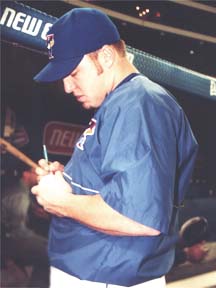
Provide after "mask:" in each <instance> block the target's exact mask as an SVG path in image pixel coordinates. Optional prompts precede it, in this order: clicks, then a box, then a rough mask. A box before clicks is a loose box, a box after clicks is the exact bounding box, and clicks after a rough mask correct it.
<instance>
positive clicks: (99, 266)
mask: <svg viewBox="0 0 216 288" xmlns="http://www.w3.org/2000/svg"><path fill="white" fill-rule="evenodd" d="M49 35H52V37H51V39H52V51H51V52H50V53H49V56H50V62H49V63H48V64H47V66H45V68H43V70H42V71H41V72H40V73H39V74H37V75H36V77H35V80H36V81H38V82H51V81H56V80H60V79H61V80H62V81H63V84H64V89H65V92H66V93H70V94H72V95H73V96H74V97H75V98H76V99H77V101H78V102H80V103H81V105H82V106H83V107H84V108H85V109H90V108H94V109H95V111H96V112H95V114H94V116H93V118H92V119H91V121H90V123H89V127H87V128H86V130H85V131H84V133H83V135H82V136H81V137H80V139H79V140H78V142H77V143H76V147H75V150H74V153H73V155H72V157H71V159H70V161H69V162H68V164H67V165H66V166H65V167H64V171H63V172H62V171H61V169H59V167H60V166H59V165H60V164H59V163H56V162H55V163H51V164H49V165H48V163H47V162H46V161H45V160H44V159H42V160H40V161H39V165H40V166H41V168H39V169H37V173H38V175H39V176H40V177H41V180H40V182H39V183H38V185H36V186H34V187H33V188H32V192H33V193H34V194H35V195H36V197H37V200H38V202H39V204H41V205H42V206H43V207H44V209H45V210H47V211H49V212H50V213H52V214H53V219H52V224H51V227H50V233H49V258H50V264H51V279H50V280H51V287H52V288H55V287H56V288H59V287H65V288H66V287H76V288H79V287H88V288H90V287H94V288H97V287H104V288H105V287H109V288H113V287H157V288H159V287H165V285H166V284H165V275H166V273H167V272H168V271H169V270H170V268H171V267H172V264H173V260H174V250H175V243H176V241H177V239H178V236H177V235H178V225H177V222H178V210H179V207H180V206H181V204H182V201H183V198H184V195H185V192H186V191H187V189H188V184H189V180H190V177H191V174H192V170H193V166H194V162H195V158H196V152H197V143H196V140H195V138H194V136H193V133H192V131H191V128H190V125H189V122H188V120H187V118H186V116H185V114H184V112H183V110H182V108H181V107H180V106H179V105H178V104H177V102H176V100H175V99H174V98H173V97H172V95H170V93H169V92H167V91H166V90H165V89H164V88H162V87H161V86H159V85H158V84H156V83H153V82H152V81H151V80H149V79H148V78H147V77H145V76H144V75H141V74H140V73H139V71H137V69H136V68H135V67H134V65H132V64H131V63H130V62H129V61H128V58H127V55H126V50H125V44H124V41H123V40H121V38H120V35H119V32H118V30H117V28H116V26H115V25H114V24H113V22H112V21H111V20H110V19H109V18H108V17H107V16H106V15H105V14H104V13H102V12H100V11H99V10H97V9H90V8H75V9H72V10H71V11H69V12H67V13H66V14H65V15H63V16H62V17H61V18H60V19H58V20H57V22H56V23H55V24H54V25H53V27H52V28H51V29H50V31H49ZM51 54H52V55H51ZM48 172H52V173H50V174H48V175H46V174H47V173H48Z"/></svg>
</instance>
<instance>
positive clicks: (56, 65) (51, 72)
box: [34, 56, 83, 82]
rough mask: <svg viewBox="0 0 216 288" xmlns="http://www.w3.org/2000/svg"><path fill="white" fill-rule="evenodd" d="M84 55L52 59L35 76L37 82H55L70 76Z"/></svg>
mask: <svg viewBox="0 0 216 288" xmlns="http://www.w3.org/2000/svg"><path fill="white" fill-rule="evenodd" d="M82 58H83V56H81V57H77V58H73V59H70V60H67V61H56V62H55V61H54V60H52V61H51V62H50V63H49V64H47V65H46V66H45V67H44V68H43V69H42V70H41V71H40V72H39V73H38V74H37V75H36V76H35V77H34V80H35V81H37V82H53V81H57V80H60V79H63V78H65V77H66V76H68V75H69V74H70V73H71V72H72V71H73V70H74V69H75V68H76V66H77V65H78V64H79V63H80V61H81V60H82Z"/></svg>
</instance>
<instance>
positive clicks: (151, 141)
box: [99, 104, 179, 233]
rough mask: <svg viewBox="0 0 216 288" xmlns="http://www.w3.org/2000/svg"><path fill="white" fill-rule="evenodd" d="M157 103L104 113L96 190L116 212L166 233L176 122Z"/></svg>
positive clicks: (171, 200)
mask: <svg viewBox="0 0 216 288" xmlns="http://www.w3.org/2000/svg"><path fill="white" fill-rule="evenodd" d="M170 115H171V113H170V112H167V111H164V110H163V109H161V108H160V107H159V108H158V107H157V108H155V107H151V105H146V107H142V105H139V104H136V105H133V106H132V107H131V106H130V105H129V106H128V107H116V108H115V109H114V110H113V111H112V112H109V113H106V112H105V113H104V121H102V124H101V126H100V130H99V139H100V141H101V147H102V152H101V153H102V163H101V174H102V179H103V182H104V186H103V188H102V189H101V191H100V193H101V196H102V197H103V199H104V200H105V202H106V203H107V204H108V205H110V206H111V207H112V208H114V209H115V210H117V211H118V212H120V213H121V214H123V215H125V216H127V217H129V218H131V219H133V220H135V221H137V222H139V223H142V224H144V225H146V226H149V227H152V228H155V229H157V230H159V231H161V232H162V233H167V232H168V229H169V224H170V220H171V216H172V211H173V203H174V193H175V189H176V187H175V185H176V181H175V180H176V174H177V173H176V169H177V166H178V164H177V158H178V156H177V155H178V147H177V138H178V137H179V136H178V133H177V132H178V131H177V130H178V125H179V124H178V123H175V121H173V120H172V119H171V116H170Z"/></svg>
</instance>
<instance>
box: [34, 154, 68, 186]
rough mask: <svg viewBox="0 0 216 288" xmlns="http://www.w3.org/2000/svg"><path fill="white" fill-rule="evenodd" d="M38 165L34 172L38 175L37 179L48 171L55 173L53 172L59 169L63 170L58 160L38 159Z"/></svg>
mask: <svg viewBox="0 0 216 288" xmlns="http://www.w3.org/2000/svg"><path fill="white" fill-rule="evenodd" d="M38 165H39V167H38V168H36V170H35V172H36V174H37V176H38V181H39V180H40V179H41V177H42V176H45V175H48V174H50V173H52V174H55V172H57V171H60V172H63V170H64V166H63V165H62V164H61V163H59V162H58V161H55V162H47V161H46V160H45V159H40V160H39V161H38Z"/></svg>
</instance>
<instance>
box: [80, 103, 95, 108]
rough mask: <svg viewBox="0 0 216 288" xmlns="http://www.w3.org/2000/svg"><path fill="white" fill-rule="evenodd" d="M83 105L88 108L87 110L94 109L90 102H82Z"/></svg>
mask: <svg viewBox="0 0 216 288" xmlns="http://www.w3.org/2000/svg"><path fill="white" fill-rule="evenodd" d="M82 107H83V108H84V109H86V110H89V109H92V108H93V107H92V105H91V104H90V103H88V102H83V103H82Z"/></svg>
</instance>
